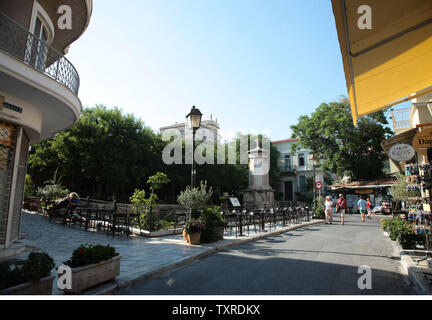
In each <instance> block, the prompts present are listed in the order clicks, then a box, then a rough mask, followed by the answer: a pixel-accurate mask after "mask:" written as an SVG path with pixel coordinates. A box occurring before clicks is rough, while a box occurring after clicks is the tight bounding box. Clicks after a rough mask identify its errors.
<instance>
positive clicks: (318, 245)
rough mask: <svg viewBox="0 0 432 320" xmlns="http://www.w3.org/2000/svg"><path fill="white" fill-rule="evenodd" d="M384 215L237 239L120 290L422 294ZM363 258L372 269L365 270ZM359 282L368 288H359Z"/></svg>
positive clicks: (133, 292) (150, 292) (154, 292)
mask: <svg viewBox="0 0 432 320" xmlns="http://www.w3.org/2000/svg"><path fill="white" fill-rule="evenodd" d="M380 219H381V217H378V216H375V217H374V218H373V219H372V220H369V219H366V222H365V223H362V222H361V219H360V216H359V215H348V216H347V217H346V224H345V225H344V226H342V225H340V224H339V221H338V220H337V219H336V221H335V222H334V223H333V224H332V225H325V224H318V225H313V226H309V227H305V228H302V229H298V230H294V231H290V232H288V233H285V234H282V235H280V236H275V237H271V238H266V239H263V240H260V241H255V242H250V243H247V244H244V245H240V246H236V247H233V248H231V249H228V250H223V251H220V252H217V253H215V254H212V255H210V256H207V257H205V258H203V259H200V260H196V261H194V262H192V263H190V264H188V265H184V266H182V267H180V268H177V269H174V270H171V271H170V272H167V273H165V274H162V275H160V276H159V277H158V278H154V279H149V280H147V281H145V282H143V283H140V284H138V285H136V286H133V287H130V288H127V289H124V290H122V291H121V292H119V293H118V294H123V295H411V294H416V292H415V291H414V287H413V286H412V285H411V283H410V282H409V280H408V278H407V277H406V276H404V275H403V274H402V270H401V264H400V261H399V260H398V257H396V256H395V253H394V252H393V247H392V245H391V242H390V240H389V239H388V238H386V237H385V236H384V235H383V232H382V230H381V225H380V221H379V220H380ZM360 266H368V267H370V269H367V268H366V269H360V270H359V267H360ZM368 270H370V272H369V271H368ZM369 274H370V275H371V277H369V278H367V276H368V275H369ZM359 282H360V284H361V285H363V286H364V287H366V288H365V289H363V290H361V289H360V288H359V286H358V283H359Z"/></svg>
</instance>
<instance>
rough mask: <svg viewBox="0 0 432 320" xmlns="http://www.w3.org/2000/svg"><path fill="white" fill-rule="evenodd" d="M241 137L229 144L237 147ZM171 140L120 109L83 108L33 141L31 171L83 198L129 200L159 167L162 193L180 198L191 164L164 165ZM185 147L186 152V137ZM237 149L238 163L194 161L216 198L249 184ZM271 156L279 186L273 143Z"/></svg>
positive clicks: (170, 200)
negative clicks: (73, 119) (68, 123)
mask: <svg viewBox="0 0 432 320" xmlns="http://www.w3.org/2000/svg"><path fill="white" fill-rule="evenodd" d="M240 137H241V136H240V135H239V136H237V137H236V138H235V139H234V140H233V141H232V142H231V143H233V144H237V146H238V145H239V139H240ZM168 143H169V142H166V141H163V140H162V138H161V136H160V135H159V134H156V133H154V132H153V131H152V130H151V129H150V128H148V127H146V126H145V125H144V123H143V122H142V121H141V120H139V119H136V118H135V117H134V116H133V115H131V114H126V115H125V114H123V113H122V112H121V110H119V109H117V108H114V109H108V108H106V107H104V106H96V107H94V108H85V109H84V110H83V112H82V115H81V118H80V120H79V121H78V123H77V124H76V125H75V126H73V127H72V128H71V129H69V130H67V131H63V132H61V133H59V134H58V135H57V136H56V137H55V138H53V139H50V140H47V141H43V142H41V143H39V144H36V145H33V146H32V148H31V151H30V156H29V173H30V174H31V177H32V179H33V181H34V183H35V184H36V185H38V186H41V185H43V183H44V182H45V181H47V180H50V179H52V177H53V176H54V174H55V173H57V176H59V177H61V180H60V183H61V184H62V185H64V186H65V187H67V188H68V189H69V190H71V191H76V192H78V194H79V195H80V196H82V197H87V196H89V197H91V198H96V199H104V200H109V199H110V198H111V197H112V196H113V195H115V197H116V199H117V200H118V201H120V202H127V201H128V200H129V198H130V196H131V195H132V194H133V193H134V191H135V189H142V190H147V191H151V190H150V189H149V188H150V187H149V185H148V184H147V181H148V179H149V178H150V177H152V176H153V175H154V174H155V173H156V172H163V173H164V174H166V175H167V177H168V178H169V180H170V183H167V184H164V185H163V186H161V188H160V190H159V191H158V195H159V198H160V199H161V200H163V201H165V202H167V203H176V199H177V195H179V194H180V192H181V191H182V190H185V188H186V186H188V185H189V184H190V174H191V166H190V165H188V164H175V165H174V164H173V165H166V164H164V162H163V161H162V151H163V150H164V148H165V146H166V145H167V144H168ZM197 145H199V142H198V143H197ZM222 146H225V145H222ZM217 147H218V148H220V147H221V146H220V145H219V146H217ZM182 149H183V155H184V142H183V148H182ZM216 150H217V148H215V156H216ZM239 150H240V148H239V147H238V148H237V155H236V156H237V160H238V161H237V164H203V165H197V166H196V170H197V181H207V183H208V185H209V186H211V187H212V188H213V190H214V191H215V192H214V200H217V198H218V197H219V196H221V195H222V194H223V193H224V192H229V193H230V194H236V195H239V196H240V195H241V192H242V191H243V190H244V189H246V188H247V186H248V165H247V164H239V163H240V162H239V157H240V155H239V152H240V151H239ZM271 156H272V158H271V159H272V165H271V169H270V183H271V185H272V186H273V187H274V188H278V184H279V176H278V174H277V170H276V168H277V158H278V157H279V155H278V152H277V149H276V148H275V147H274V146H271ZM183 159H184V156H183ZM183 163H184V162H183ZM215 163H216V161H215Z"/></svg>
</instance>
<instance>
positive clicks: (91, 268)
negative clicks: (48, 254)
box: [63, 256, 121, 294]
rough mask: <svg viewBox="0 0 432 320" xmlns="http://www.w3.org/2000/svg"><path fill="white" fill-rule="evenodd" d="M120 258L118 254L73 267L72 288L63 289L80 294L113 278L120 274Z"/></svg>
mask: <svg viewBox="0 0 432 320" xmlns="http://www.w3.org/2000/svg"><path fill="white" fill-rule="evenodd" d="M120 259H121V256H117V257H115V258H112V259H110V260H105V261H101V262H99V263H97V264H90V265H88V266H83V267H79V268H72V269H71V270H72V289H63V291H64V292H65V293H73V294H80V293H81V292H82V291H84V290H86V289H89V288H92V287H94V286H96V285H98V284H101V283H104V282H107V281H109V280H113V279H114V278H115V277H117V276H118V275H119V274H120Z"/></svg>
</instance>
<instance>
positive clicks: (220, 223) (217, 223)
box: [200, 206, 227, 242]
mask: <svg viewBox="0 0 432 320" xmlns="http://www.w3.org/2000/svg"><path fill="white" fill-rule="evenodd" d="M200 221H201V222H203V223H204V224H205V226H206V228H205V230H204V231H203V233H202V234H201V241H202V242H214V241H217V240H219V239H218V238H217V233H216V228H217V227H225V226H226V225H227V222H226V220H225V219H224V217H223V215H222V213H221V208H220V207H219V206H215V207H213V208H207V209H204V210H203V211H202V212H201V215H200Z"/></svg>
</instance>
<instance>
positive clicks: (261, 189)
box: [243, 141, 275, 209]
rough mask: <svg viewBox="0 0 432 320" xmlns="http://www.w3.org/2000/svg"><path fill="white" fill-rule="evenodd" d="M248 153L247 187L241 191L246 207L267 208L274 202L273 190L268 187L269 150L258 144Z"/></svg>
mask: <svg viewBox="0 0 432 320" xmlns="http://www.w3.org/2000/svg"><path fill="white" fill-rule="evenodd" d="M248 154H249V187H248V188H247V189H246V190H245V191H244V193H243V204H244V206H245V207H247V208H260V209H261V208H269V207H273V204H274V201H275V200H274V190H273V189H272V188H271V187H270V183H269V171H270V151H269V150H265V149H263V148H261V147H260V146H259V143H258V141H257V147H256V148H255V149H252V150H250V151H249V152H248Z"/></svg>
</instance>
